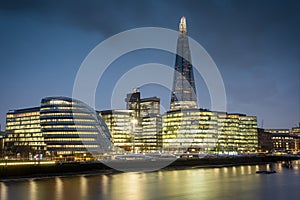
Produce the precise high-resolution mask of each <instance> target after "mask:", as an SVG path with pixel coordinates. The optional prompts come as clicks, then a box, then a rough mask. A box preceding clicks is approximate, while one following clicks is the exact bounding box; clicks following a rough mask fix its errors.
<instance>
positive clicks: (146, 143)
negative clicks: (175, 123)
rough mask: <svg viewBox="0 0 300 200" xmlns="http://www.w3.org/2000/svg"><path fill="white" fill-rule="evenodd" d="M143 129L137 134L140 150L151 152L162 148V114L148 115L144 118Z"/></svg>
mask: <svg viewBox="0 0 300 200" xmlns="http://www.w3.org/2000/svg"><path fill="white" fill-rule="evenodd" d="M141 124H142V131H141V132H140V135H139V136H137V137H136V138H137V139H136V141H137V143H138V144H139V145H137V147H138V148H139V149H138V151H139V152H145V153H151V152H158V151H161V148H162V118H161V116H160V115H148V116H146V117H143V119H142V122H141Z"/></svg>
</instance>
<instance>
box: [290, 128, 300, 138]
mask: <svg viewBox="0 0 300 200" xmlns="http://www.w3.org/2000/svg"><path fill="white" fill-rule="evenodd" d="M291 134H293V135H297V136H299V137H300V127H293V128H292V130H291Z"/></svg>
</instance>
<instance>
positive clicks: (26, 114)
mask: <svg viewBox="0 0 300 200" xmlns="http://www.w3.org/2000/svg"><path fill="white" fill-rule="evenodd" d="M6 133H7V138H6V139H5V149H6V151H7V153H8V154H9V155H18V157H20V158H32V157H33V156H35V155H36V154H41V153H42V154H43V153H45V151H46V143H45V141H44V137H43V133H42V131H41V125H40V107H34V108H27V109H19V110H10V111H9V112H8V113H7V114H6Z"/></svg>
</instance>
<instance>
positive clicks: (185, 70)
mask: <svg viewBox="0 0 300 200" xmlns="http://www.w3.org/2000/svg"><path fill="white" fill-rule="evenodd" d="M197 107H198V105H197V96H196V88H195V80H194V74H193V66H192V63H191V53H190V48H189V41H188V36H187V27H186V20H185V17H182V18H181V20H180V24H179V36H178V40H177V52H176V60H175V70H174V80H173V91H172V96H171V104H170V110H178V109H191V108H197Z"/></svg>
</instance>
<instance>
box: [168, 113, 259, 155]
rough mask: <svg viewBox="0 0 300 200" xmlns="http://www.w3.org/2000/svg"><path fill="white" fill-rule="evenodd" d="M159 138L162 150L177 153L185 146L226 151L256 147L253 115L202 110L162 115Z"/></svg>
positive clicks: (246, 150) (246, 149) (255, 125)
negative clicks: (161, 133)
mask: <svg viewBox="0 0 300 200" xmlns="http://www.w3.org/2000/svg"><path fill="white" fill-rule="evenodd" d="M162 138H163V149H164V150H165V151H171V152H180V153H183V152H185V151H187V149H189V148H192V149H199V150H200V151H205V152H219V153H229V154H230V153H234V152H235V153H237V152H249V151H251V152H254V151H256V150H257V148H258V140H257V121H256V117H254V116H246V115H242V114H228V113H225V112H213V111H209V110H205V109H185V110H176V111H169V112H167V113H166V114H164V115H163V136H162Z"/></svg>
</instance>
